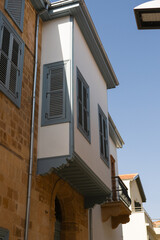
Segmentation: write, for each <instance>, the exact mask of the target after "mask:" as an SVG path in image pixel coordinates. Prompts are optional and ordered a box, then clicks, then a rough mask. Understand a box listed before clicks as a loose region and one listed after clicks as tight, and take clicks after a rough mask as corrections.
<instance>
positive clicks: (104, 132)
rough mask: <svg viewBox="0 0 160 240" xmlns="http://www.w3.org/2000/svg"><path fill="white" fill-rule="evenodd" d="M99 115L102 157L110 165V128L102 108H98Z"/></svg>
mask: <svg viewBox="0 0 160 240" xmlns="http://www.w3.org/2000/svg"><path fill="white" fill-rule="evenodd" d="M98 114H99V138H100V155H101V158H102V159H103V160H104V161H105V162H106V163H107V165H109V146H108V126H107V124H108V123H107V118H106V116H105V114H104V113H103V111H102V109H101V108H100V106H98Z"/></svg>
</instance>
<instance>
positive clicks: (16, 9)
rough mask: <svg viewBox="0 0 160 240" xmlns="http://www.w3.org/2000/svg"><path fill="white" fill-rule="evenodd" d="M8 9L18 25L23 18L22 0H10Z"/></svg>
mask: <svg viewBox="0 0 160 240" xmlns="http://www.w3.org/2000/svg"><path fill="white" fill-rule="evenodd" d="M7 10H8V11H9V12H10V14H11V15H12V17H13V18H14V20H15V21H16V23H17V24H18V25H20V24H21V18H22V0H8V5H7Z"/></svg>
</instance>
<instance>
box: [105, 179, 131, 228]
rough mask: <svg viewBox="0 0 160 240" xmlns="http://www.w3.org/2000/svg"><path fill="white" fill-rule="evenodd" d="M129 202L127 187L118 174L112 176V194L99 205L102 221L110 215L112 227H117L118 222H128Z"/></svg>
mask: <svg viewBox="0 0 160 240" xmlns="http://www.w3.org/2000/svg"><path fill="white" fill-rule="evenodd" d="M130 204H131V199H130V197H129V196H128V189H127V187H126V186H125V184H124V183H123V182H122V180H121V179H120V178H119V177H118V176H116V177H113V178H112V195H111V197H110V198H108V199H107V202H106V203H104V204H103V205H101V210H102V221H103V222H105V221H107V220H108V219H109V218H110V217H111V222H112V228H113V229H115V228H116V227H118V225H119V224H120V223H123V224H125V223H127V222H129V216H130V214H131V211H130V209H129V206H130Z"/></svg>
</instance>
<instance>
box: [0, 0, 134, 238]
mask: <svg viewBox="0 0 160 240" xmlns="http://www.w3.org/2000/svg"><path fill="white" fill-rule="evenodd" d="M18 3H19V5H17V8H16V9H17V11H15V7H14V6H15V4H17V2H14V1H11V0H3V1H1V3H0V24H1V30H0V54H1V55H0V56H1V58H0V106H1V112H0V169H1V170H0V212H1V214H0V238H2V239H18V240H20V239H25V240H27V239H43V240H45V239H46V240H48V239H55V240H58V239H62V240H72V239H73V240H80V239H90V240H91V239H97V237H99V236H101V239H102V240H103V239H113V240H119V239H122V227H121V223H126V222H128V221H129V215H130V210H129V205H130V198H129V197H128V194H127V188H126V187H125V185H124V184H123V183H122V181H121V180H120V178H119V177H118V167H117V164H118V163H117V152H116V151H117V150H116V149H117V148H120V147H122V146H123V144H124V143H123V140H122V138H121V136H120V134H119V132H118V130H117V128H116V126H115V124H114V122H113V120H112V118H111V116H110V115H109V114H108V103H107V90H108V89H112V88H115V87H116V86H117V85H118V80H117V78H116V75H115V73H114V71H113V68H112V66H111V64H110V62H109V59H108V57H107V54H106V52H105V50H104V48H103V46H102V43H101V41H100V39H99V36H98V34H97V31H96V29H95V26H94V24H93V22H92V19H91V17H90V15H89V12H88V10H87V7H86V5H85V3H84V1H82V0H61V1H54V2H53V3H49V2H48V1H43V0H31V1H29V0H21V1H19V2H18ZM32 89H33V90H32ZM101 215H102V217H101ZM24 236H25V237H24Z"/></svg>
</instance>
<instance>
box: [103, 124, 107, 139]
mask: <svg viewBox="0 0 160 240" xmlns="http://www.w3.org/2000/svg"><path fill="white" fill-rule="evenodd" d="M103 136H104V138H106V122H105V120H104V119H103Z"/></svg>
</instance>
